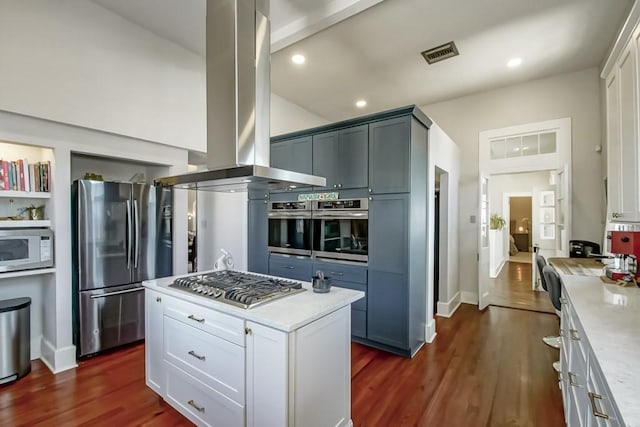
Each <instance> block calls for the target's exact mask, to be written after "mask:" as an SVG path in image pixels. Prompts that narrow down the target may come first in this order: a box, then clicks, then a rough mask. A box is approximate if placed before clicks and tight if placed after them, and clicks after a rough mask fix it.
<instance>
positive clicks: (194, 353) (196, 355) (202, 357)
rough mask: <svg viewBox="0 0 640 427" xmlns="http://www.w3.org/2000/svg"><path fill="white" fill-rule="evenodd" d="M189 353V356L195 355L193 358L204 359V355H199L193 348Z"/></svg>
mask: <svg viewBox="0 0 640 427" xmlns="http://www.w3.org/2000/svg"><path fill="white" fill-rule="evenodd" d="M189 354H190V355H191V356H193V357H195V358H196V359H198V360H203V361H204V359H205V357H204V356H200V355H199V354H197V353H196V352H195V351H193V350H191V351H190V352H189Z"/></svg>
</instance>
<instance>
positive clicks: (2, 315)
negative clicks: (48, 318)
mask: <svg viewBox="0 0 640 427" xmlns="http://www.w3.org/2000/svg"><path fill="white" fill-rule="evenodd" d="M30 371H31V298H14V299H8V300H1V301H0V384H5V383H8V382H11V381H15V380H17V379H18V378H22V377H24V376H25V375H27V374H28V373H29V372H30Z"/></svg>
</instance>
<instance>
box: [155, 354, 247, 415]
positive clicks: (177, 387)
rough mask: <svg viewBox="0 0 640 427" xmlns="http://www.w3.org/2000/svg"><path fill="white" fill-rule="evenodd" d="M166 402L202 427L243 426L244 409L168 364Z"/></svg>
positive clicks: (166, 363)
mask: <svg viewBox="0 0 640 427" xmlns="http://www.w3.org/2000/svg"><path fill="white" fill-rule="evenodd" d="M165 366H166V369H167V377H166V379H167V397H166V400H167V402H169V403H170V404H171V405H173V406H175V407H176V408H180V409H181V412H182V414H183V415H185V416H186V417H187V418H189V419H190V420H191V421H192V422H193V423H195V424H197V425H199V426H202V425H204V426H225V427H226V426H229V427H234V426H238V427H241V426H243V425H244V406H243V405H239V404H237V403H236V402H234V401H233V400H231V399H229V398H227V397H225V396H223V395H222V394H220V393H218V392H217V391H215V390H213V389H211V388H209V387H207V386H206V385H205V384H203V383H201V382H200V381H198V380H197V379H195V378H194V377H192V376H191V375H189V374H187V373H186V372H184V371H182V370H181V369H178V368H177V367H175V366H173V365H172V364H171V363H168V362H165Z"/></svg>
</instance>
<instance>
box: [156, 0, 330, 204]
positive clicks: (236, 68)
mask: <svg viewBox="0 0 640 427" xmlns="http://www.w3.org/2000/svg"><path fill="white" fill-rule="evenodd" d="M206 3H207V18H206V46H207V51H206V78H207V150H206V151H207V168H208V169H209V170H207V171H203V172H193V173H190V174H183V175H176V176H171V177H166V178H160V179H158V180H157V181H156V182H157V183H158V184H159V185H162V186H173V187H177V188H189V189H196V190H207V191H229V190H234V191H241V190H246V189H256V190H261V191H268V190H270V189H271V190H273V189H282V188H295V187H301V186H302V187H306V186H318V187H324V186H325V185H326V180H325V178H323V177H319V176H313V175H307V174H303V173H298V172H292V171H288V170H283V169H277V168H271V167H269V164H270V158H269V157H270V152H269V151H270V132H269V125H270V124H269V122H270V112H269V108H270V106H269V104H270V96H271V69H270V67H271V66H270V58H271V24H270V22H269V0H260V1H255V0H216V1H208V2H206Z"/></svg>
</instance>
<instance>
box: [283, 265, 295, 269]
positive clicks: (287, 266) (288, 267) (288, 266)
mask: <svg viewBox="0 0 640 427" xmlns="http://www.w3.org/2000/svg"><path fill="white" fill-rule="evenodd" d="M284 268H287V269H289V270H295V267H292V266H290V265H285V266H284Z"/></svg>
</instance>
